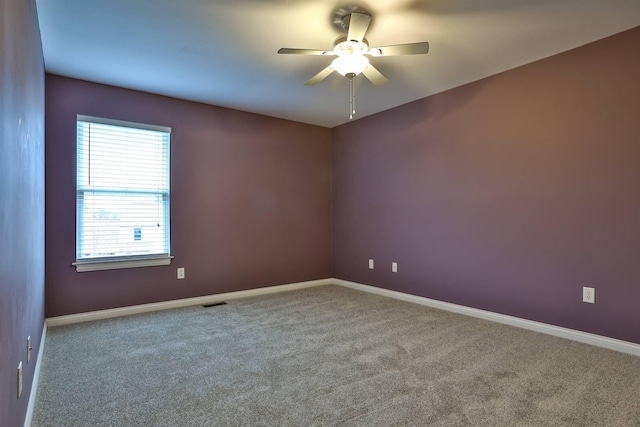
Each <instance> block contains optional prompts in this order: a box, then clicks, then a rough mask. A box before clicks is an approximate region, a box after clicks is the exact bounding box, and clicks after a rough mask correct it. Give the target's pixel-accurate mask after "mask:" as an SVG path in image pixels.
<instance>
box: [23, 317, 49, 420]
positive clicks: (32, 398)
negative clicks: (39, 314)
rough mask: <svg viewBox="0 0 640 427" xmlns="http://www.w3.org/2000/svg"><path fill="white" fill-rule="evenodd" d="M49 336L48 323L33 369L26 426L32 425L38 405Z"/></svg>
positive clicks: (25, 418) (43, 330)
mask: <svg viewBox="0 0 640 427" xmlns="http://www.w3.org/2000/svg"><path fill="white" fill-rule="evenodd" d="M46 338H47V324H46V322H45V324H44V325H42V337H41V338H40V347H39V348H38V358H37V359H36V367H35V369H34V370H33V381H32V382H31V393H29V403H28V404H27V415H26V416H25V417H24V427H31V421H32V420H33V411H34V409H35V407H36V395H37V394H38V384H39V381H40V368H41V367H42V355H43V354H44V342H45V340H46Z"/></svg>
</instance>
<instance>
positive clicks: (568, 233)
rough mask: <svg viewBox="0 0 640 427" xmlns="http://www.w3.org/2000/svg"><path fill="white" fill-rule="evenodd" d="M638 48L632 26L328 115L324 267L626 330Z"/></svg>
mask: <svg viewBox="0 0 640 427" xmlns="http://www.w3.org/2000/svg"><path fill="white" fill-rule="evenodd" d="M638 46H640V27H638V28H635V29H633V30H630V31H627V32H624V33H620V34H618V35H615V36H613V37H609V38H606V39H603V40H600V41H598V42H595V43H592V44H589V45H586V46H583V47H580V48H578V49H575V50H572V51H569V52H566V53H563V54H560V55H557V56H554V57H551V58H547V59H544V60H542V61H538V62H535V63H532V64H529V65H526V66H523V67H520V68H517V69H514V70H511V71H508V72H505V73H502V74H499V75H496V76H493V77H490V78H487V79H484V80H481V81H478V82H475V83H472V84H469V85H466V86H463V87H459V88H456V89H453V90H449V91H447V92H443V93H440V94H437V95H435V96H432V97H429V98H425V99H422V100H419V101H416V102H413V103H410V104H407V105H404V106H400V107H398V108H395V109H392V110H389V111H386V112H383V113H379V114H377V115H374V116H370V117H367V118H363V119H361V120H358V121H356V122H353V123H349V124H346V125H343V126H340V127H337V128H335V129H334V130H333V143H334V146H333V150H334V153H333V221H334V222H333V233H334V234H333V236H334V240H333V242H334V245H333V251H334V252H333V254H334V273H335V276H336V277H338V278H341V279H346V280H351V281H355V282H360V283H365V284H369V285H373V286H378V287H382V288H387V289H392V290H397V291H401V292H407V293H410V294H415V295H420V296H424V297H428V298H434V299H438V300H442V301H449V302H453V303H457V304H462V305H466V306H471V307H476V308H480V309H485V310H491V311H494V312H498V313H505V314H509V315H514V316H518V317H522V318H526V319H533V320H537V321H541V322H545V323H550V324H554V325H560V326H564V327H569V328H573V329H577V330H582V331H587V332H592V333H596V334H601V335H605V336H609V337H614V338H619V339H623V340H627V341H631V342H635V343H640V315H638V307H637V306H638V302H639V301H640V262H639V256H640V192H639V189H640V107H639V106H640V84H638V79H639V76H640V55H638ZM368 258H373V259H374V260H375V261H376V269H375V270H369V269H368V266H367V259H368ZM393 261H395V262H398V270H399V271H398V273H395V274H394V273H391V262H393ZM582 286H593V287H595V288H596V304H595V305H591V304H585V303H582V302H581V301H582V299H581V298H582Z"/></svg>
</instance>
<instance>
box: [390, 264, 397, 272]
mask: <svg viewBox="0 0 640 427" xmlns="http://www.w3.org/2000/svg"><path fill="white" fill-rule="evenodd" d="M391 272H393V273H397V272H398V263H397V262H392V263H391Z"/></svg>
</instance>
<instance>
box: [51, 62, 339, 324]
mask: <svg viewBox="0 0 640 427" xmlns="http://www.w3.org/2000/svg"><path fill="white" fill-rule="evenodd" d="M77 114H86V115H90V116H98V117H106V118H111V119H120V120H127V121H133V122H141V123H149V124H156V125H163V126H170V127H171V128H172V136H171V249H172V254H173V255H174V256H175V259H174V260H173V263H172V264H171V265H170V266H166V267H165V266H163V267H147V268H133V269H126V270H111V271H98V272H85V273H77V272H76V271H75V268H73V267H72V266H71V263H72V262H74V261H75V150H76V115H77ZM46 138H47V150H46V182H47V189H46V260H47V264H46V291H47V299H46V315H47V317H50V316H59V315H65V314H72V313H80V312H87V311H92V310H100V309H107V308H114V307H122V306H128V305H135V304H143V303H151V302H157V301H165V300H173V299H178V298H187V297H194V296H200V295H209V294H217V293H221V292H229V291H238V290H244V289H251V288H258V287H264V286H271V285H280V284H286V283H292V282H300V281H306V280H314V279H323V278H327V277H331V275H332V265H331V130H330V129H326V128H321V127H317V126H311V125H306V124H302V123H296V122H291V121H286V120H280V119H275V118H270V117H265V116H259V115H255V114H250V113H244V112H240V111H235V110H230V109H225V108H220V107H214V106H210V105H204V104H198V103H194V102H189V101H183V100H178V99H173V98H167V97H162V96H157V95H151V94H148V93H142V92H136V91H131V90H126V89H121V88H116V87H112V86H105V85H99V84H95V83H89V82H85V81H80V80H74V79H69V78H65V77H60V76H55V75H47V77H46ZM177 267H185V269H186V279H184V280H177V279H176V268H177Z"/></svg>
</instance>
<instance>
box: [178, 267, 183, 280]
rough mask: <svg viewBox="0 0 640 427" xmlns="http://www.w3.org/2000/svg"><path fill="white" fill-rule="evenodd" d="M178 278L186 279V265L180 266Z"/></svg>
mask: <svg viewBox="0 0 640 427" xmlns="http://www.w3.org/2000/svg"><path fill="white" fill-rule="evenodd" d="M178 279H184V267H180V268H178Z"/></svg>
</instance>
